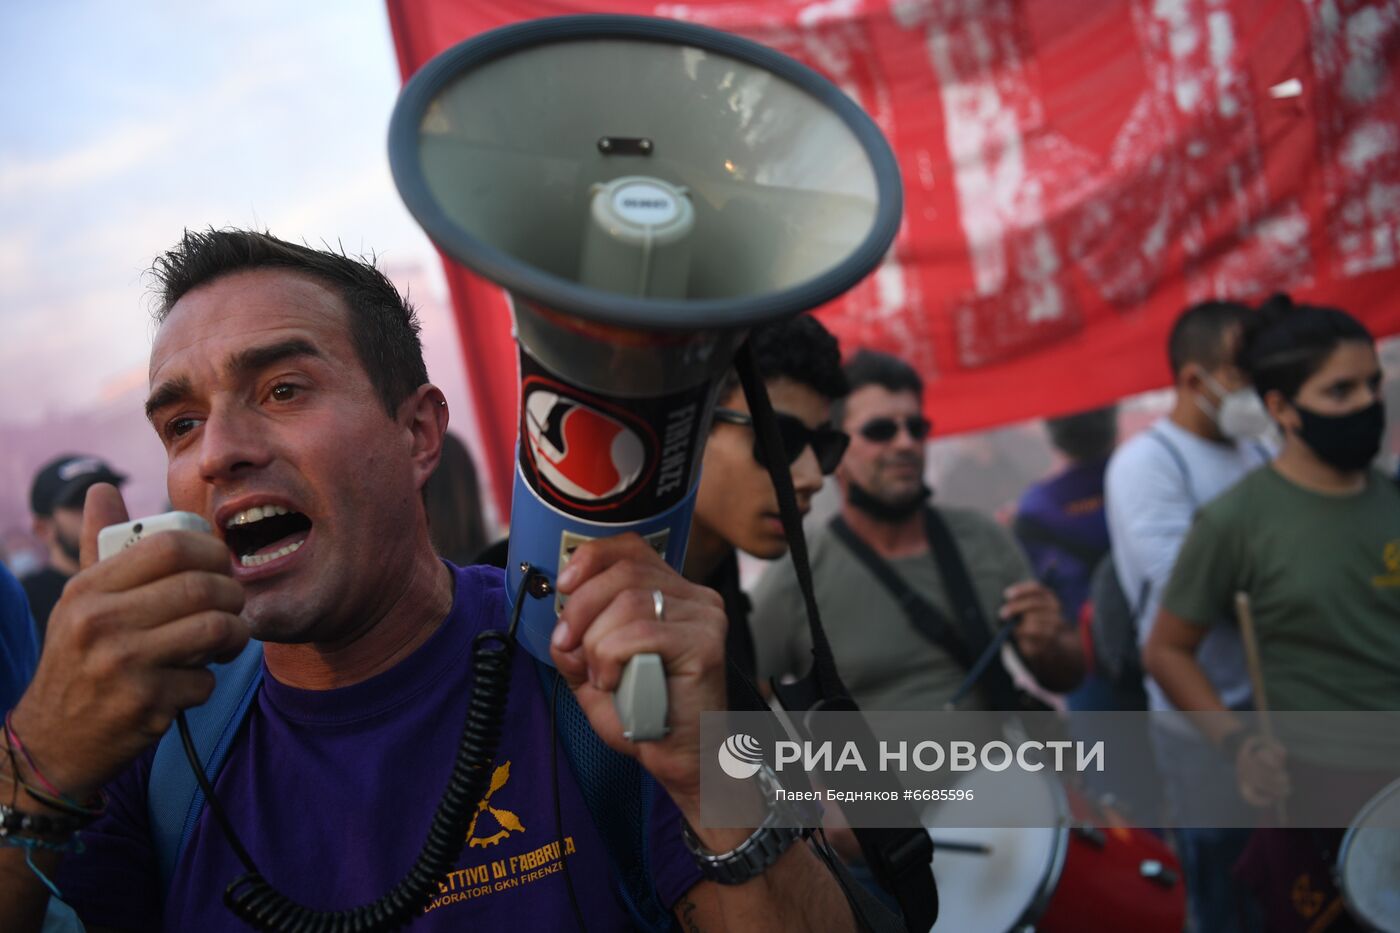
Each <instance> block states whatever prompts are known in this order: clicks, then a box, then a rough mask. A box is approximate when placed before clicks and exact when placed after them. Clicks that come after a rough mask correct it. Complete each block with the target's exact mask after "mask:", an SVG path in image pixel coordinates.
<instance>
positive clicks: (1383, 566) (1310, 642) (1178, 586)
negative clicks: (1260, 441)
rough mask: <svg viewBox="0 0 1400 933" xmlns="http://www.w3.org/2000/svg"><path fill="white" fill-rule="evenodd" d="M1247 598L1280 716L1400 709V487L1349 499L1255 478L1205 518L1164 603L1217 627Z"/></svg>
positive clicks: (1373, 489) (1381, 483)
mask: <svg viewBox="0 0 1400 933" xmlns="http://www.w3.org/2000/svg"><path fill="white" fill-rule="evenodd" d="M1241 590H1242V591H1244V592H1245V593H1248V594H1249V601H1250V606H1251V609H1252V615H1253V618H1254V625H1255V630H1256V632H1257V634H1258V641H1259V655H1260V666H1261V668H1262V669H1263V675H1264V684H1265V690H1266V692H1267V698H1268V703H1269V706H1270V708H1272V709H1275V710H1400V488H1397V487H1396V485H1395V484H1394V483H1393V482H1392V481H1391V480H1389V479H1388V478H1386V477H1384V476H1382V475H1381V474H1379V473H1376V472H1372V473H1371V474H1370V475H1369V476H1368V477H1367V482H1366V488H1365V489H1364V490H1363V491H1361V492H1359V493H1355V494H1351V495H1327V494H1324V493H1318V492H1313V491H1311V490H1308V489H1304V488H1302V487H1300V486H1297V485H1295V484H1294V483H1292V482H1289V481H1288V480H1286V479H1284V478H1283V477H1282V476H1281V475H1280V474H1279V473H1278V472H1277V471H1276V470H1274V469H1273V468H1272V467H1267V468H1264V469H1260V470H1256V471H1255V472H1254V473H1251V474H1250V475H1249V476H1247V477H1245V478H1244V479H1242V480H1241V481H1240V482H1239V483H1238V484H1237V485H1236V486H1235V487H1234V488H1233V489H1231V490H1229V491H1228V492H1226V493H1225V494H1223V495H1221V496H1220V497H1219V498H1217V499H1216V500H1214V501H1213V502H1211V503H1210V504H1208V505H1206V506H1205V507H1204V508H1203V509H1201V511H1200V512H1199V513H1198V514H1197V517H1196V521H1195V524H1194V525H1193V526H1192V528H1191V533H1190V534H1189V535H1188V536H1187V538H1186V543H1185V544H1183V545H1182V548H1181V553H1180V554H1179V555H1178V557H1177V559H1176V566H1175V568H1174V570H1173V572H1172V577H1171V581H1170V582H1169V583H1168V584H1167V589H1166V592H1165V595H1164V596H1163V598H1162V605H1163V606H1165V607H1166V608H1167V609H1168V611H1170V612H1172V613H1173V614H1174V615H1177V616H1180V617H1181V618H1183V619H1185V620H1187V621H1189V622H1192V623H1195V624H1198V625H1199V624H1209V623H1210V622H1211V621H1213V620H1218V619H1220V618H1222V617H1224V618H1226V619H1233V618H1234V617H1235V607H1234V601H1235V593H1236V591H1241Z"/></svg>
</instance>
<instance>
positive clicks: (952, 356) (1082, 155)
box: [388, 0, 1400, 508]
mask: <svg viewBox="0 0 1400 933" xmlns="http://www.w3.org/2000/svg"><path fill="white" fill-rule="evenodd" d="M388 8H389V17H390V21H391V23H392V26H393V31H394V39H395V42H396V44H397V47H398V52H399V60H400V64H401V66H402V70H403V73H404V76H405V78H407V76H409V75H411V74H412V73H413V72H414V71H415V70H416V69H417V68H418V67H419V66H421V65H422V64H423V63H424V62H426V61H427V60H428V59H429V58H431V57H432V56H433V55H435V54H437V53H438V52H440V51H442V50H443V49H445V48H447V47H449V46H450V45H452V44H454V43H456V42H458V41H461V40H462V39H465V38H467V37H469V36H473V35H476V34H477V33H480V32H483V31H485V30H488V29H491V28H494V27H496V26H501V25H505V24H507V23H512V22H516V21H518V20H522V19H533V18H537V17H543V16H555V15H561V14H568V13H581V12H600V11H602V12H618V13H635V14H644V15H654V16H664V17H670V18H674V19H680V20H686V21H690V22H695V23H699V24H703V25H707V26H712V27H715V28H718V29H722V30H726V31H729V32H734V33H738V34H740V35H744V36H747V37H749V38H751V39H755V40H757V41H759V42H762V43H764V44H766V45H769V46H771V47H773V48H775V49H778V50H779V51H782V52H784V53H786V54H788V55H790V56H792V57H793V58H796V59H798V60H800V61H802V62H804V63H805V64H807V65H810V66H812V67H813V68H815V69H817V70H818V71H820V72H822V73H823V74H825V75H826V76H827V77H829V78H830V79H831V80H833V81H834V82H836V84H838V85H839V86H840V87H841V88H842V89H843V90H844V91H845V92H846V93H847V94H849V95H850V96H851V97H852V98H854V99H855V100H856V101H857V102H858V103H860V104H861V106H862V107H864V108H865V109H866V111H867V112H869V113H870V114H871V116H872V117H873V118H874V119H875V121H876V122H877V123H878V124H879V125H880V127H881V129H882V130H883V131H884V133H885V135H886V136H887V137H888V138H889V140H890V143H891V145H892V146H893V147H894V150H895V152H896V155H897V157H898V159H899V163H900V166H901V171H902V173H903V178H904V187H905V214H904V223H903V226H902V228H901V230H900V233H899V237H898V239H897V241H896V243H895V246H894V249H893V250H891V252H890V254H889V256H888V257H887V259H886V261H885V262H884V263H883V264H882V265H881V266H880V268H879V269H878V270H877V271H876V272H875V274H873V275H871V276H870V277H869V278H868V279H866V280H865V281H864V282H862V283H861V284H860V285H858V286H857V287H856V288H855V289H853V290H852V291H851V292H850V293H849V294H847V295H846V296H845V297H843V298H842V299H840V300H839V301H836V302H833V303H832V304H830V305H828V306H826V307H824V308H822V309H821V310H820V312H819V314H820V316H821V318H822V320H823V321H824V322H825V323H826V324H827V325H828V326H830V327H831V328H832V329H833V330H834V331H835V332H836V333H837V334H838V336H840V338H841V341H842V345H843V347H844V348H845V349H847V350H850V349H851V348H854V347H856V346H868V347H875V348H877V349H884V350H889V351H891V352H894V353H897V354H899V355H901V356H903V357H904V358H906V359H908V360H910V361H911V362H912V363H914V364H915V365H916V366H917V367H918V368H919V370H920V371H921V372H922V373H923V374H924V375H925V377H926V378H927V381H928V398H927V404H928V408H929V412H930V413H931V415H932V417H933V418H934V420H935V423H936V425H937V430H938V431H939V432H940V433H944V434H947V433H953V432H960V431H967V430H971V429H976V428H984V427H989V426H992V425H996V424H1002V423H1007V422H1012V421H1018V420H1022V419H1025V418H1031V417H1037V416H1046V415H1054V414H1061V413H1065V412H1069V411H1074V410H1078V409H1082V408H1087V407H1090V406H1094V405H1099V404H1103V403H1105V402H1108V401H1111V400H1113V399H1115V398H1119V397H1121V396H1124V395H1129V394H1132V393H1135V392H1139V391H1143V390H1145V389H1150V388H1154V387H1157V386H1161V385H1164V384H1165V383H1166V382H1168V381H1169V380H1168V372H1167V365H1166V352H1165V337H1166V333H1167V331H1168V329H1169V327H1170V326H1171V322H1172V320H1173V319H1174V318H1175V316H1176V315H1177V314H1178V313H1179V311H1180V310H1181V309H1182V308H1183V307H1185V306H1186V305H1187V304H1189V303H1191V302H1194V301H1198V300H1201V299H1204V298H1208V297H1217V296H1224V297H1239V298H1245V299H1255V298H1260V297H1263V296H1265V295H1267V294H1268V293H1270V292H1273V291H1279V290H1284V291H1290V292H1292V293H1294V295H1295V296H1297V297H1299V298H1302V299H1308V300H1313V301H1319V302H1326V303H1330V304H1334V305H1338V306H1341V307H1344V308H1346V309H1348V310H1350V311H1353V312H1354V313H1356V314H1358V315H1359V316H1360V317H1362V318H1363V319H1364V320H1365V321H1366V322H1367V323H1368V324H1369V325H1370V327H1371V328H1372V329H1373V330H1374V331H1375V332H1376V333H1377V334H1378V335H1382V334H1391V333H1395V332H1397V331H1400V270H1398V269H1397V262H1400V7H1397V5H1396V4H1395V3H1394V2H1374V3H1364V2H1357V0H1302V2H1299V3H1295V4H1279V3H1277V2H1274V0H1130V2H1121V3H1102V2H1096V0H1073V2H1071V0H1020V2H1016V0H978V2H976V3H966V2H961V0H810V2H792V0H782V2H762V0H751V2H739V0H729V2H724V0H692V2H687V3H655V2H646V0H632V2H626V0H620V2H610V3H602V4H587V5H585V4H583V3H576V2H569V0H553V2H550V0H514V2H509V3H495V2H484V0H473V2H471V3H461V2H453V0H388ZM447 276H448V282H449V285H450V287H451V289H452V294H453V300H454V303H455V305H456V312H457V317H458V322H459V324H460V325H461V333H462V345H463V352H464V354H465V356H466V360H467V369H468V373H469V379H470V382H471V388H472V392H473V398H474V399H475V403H476V405H477V408H478V414H479V416H480V419H481V425H482V434H483V438H484V439H485V442H486V444H487V445H488V448H489V449H488V450H485V451H482V454H483V456H484V457H485V458H486V459H487V460H488V463H487V467H488V469H490V471H491V475H492V477H493V479H494V490H495V493H496V496H497V500H498V502H500V503H501V504H502V506H503V508H504V506H505V504H506V503H508V501H509V483H510V465H511V463H512V450H513V445H514V442H515V418H516V410H515V405H516V402H515V395H516V385H515V382H516V373H515V356H514V352H513V350H512V348H511V347H510V324H509V319H508V315H507V312H506V308H505V304H504V300H503V298H502V296H501V293H500V290H499V289H497V288H495V287H494V286H492V285H490V284H489V283H484V282H482V281H481V280H480V279H477V278H475V277H473V276H471V275H469V274H467V273H466V272H464V271H463V270H461V269H460V268H459V267H456V266H455V265H454V264H452V263H451V262H448V263H447Z"/></svg>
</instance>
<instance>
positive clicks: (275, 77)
mask: <svg viewBox="0 0 1400 933" xmlns="http://www.w3.org/2000/svg"><path fill="white" fill-rule="evenodd" d="M0 82H3V87H4V88H5V93H4V94H3V95H0V126H3V127H4V129H3V132H2V133H0V425H2V424H5V423H17V422H18V423H23V422H33V421H36V420H42V419H44V418H45V417H48V416H49V415H52V414H54V413H58V412H70V411H74V410H82V409H85V408H88V407H90V406H92V405H93V404H96V403H101V402H102V401H104V400H109V399H111V398H113V397H116V396H119V395H123V394H125V393H126V392H128V391H130V389H131V388H132V387H133V386H139V385H144V382H145V366H146V357H147V352H148V350H149V347H150V339H151V336H152V334H153V324H152V323H151V320H150V314H149V311H150V305H151V302H150V298H149V295H148V291H147V288H148V281H147V279H146V278H145V277H144V275H143V272H144V270H145V269H146V268H148V267H149V265H150V262H151V260H152V258H153V257H154V256H155V255H156V254H157V253H159V252H160V251H162V250H164V249H166V248H168V247H169V246H171V245H173V244H174V242H175V241H176V240H177V239H178V238H179V236H180V233H181V230H182V229H183V228H185V227H187V226H188V227H196V228H197V227H206V226H210V225H212V226H216V227H218V226H226V225H237V226H256V227H260V228H266V229H269V230H270V231H271V232H273V233H274V234H277V235H278V236H281V237H283V238H286V239H292V240H305V241H307V242H309V243H311V244H313V245H319V244H320V243H321V242H322V241H325V242H329V243H341V244H343V245H344V246H345V248H347V249H348V250H350V251H352V252H370V251H373V252H375V253H377V254H379V255H380V256H381V257H382V259H383V261H384V262H385V263H386V264H388V265H391V266H395V267H397V268H399V269H402V270H410V271H411V272H413V273H416V275H417V276H418V277H420V278H421V279H422V281H421V282H409V283H407V284H408V285H409V287H410V289H415V288H418V289H424V290H428V291H433V290H437V291H439V292H440V291H441V290H442V288H443V286H442V284H441V274H440V269H439V266H438V261H437V259H436V255H435V254H434V253H433V252H432V250H431V247H430V245H429V243H428V240H427V238H426V237H425V236H424V235H423V234H422V232H421V231H420V230H419V228H418V227H417V226H416V225H415V224H414V222H413V220H412V218H411V217H410V216H409V214H408V212H407V211H406V210H405V208H404V207H403V205H402V203H401V201H400V200H399V198H398V195H397V192H396V191H395V189H394V187H393V182H392V179H391V177H390V174H389V168H388V159H387V156H386V154H385V153H386V149H385V138H386V133H387V129H388V124H389V116H390V113H391V111H392V108H393V105H394V101H395V98H396V95H397V92H398V89H399V85H400V81H399V73H398V65H397V62H396V60H395V57H394V51H393V43H392V38H391V35H390V31H389V24H388V19H387V16H386V13H385V10H384V7H383V4H382V3H379V2H374V0H344V2H329V0H314V2H313V0H306V2H304V0H298V2H296V3H286V2H285V0H201V2H199V3H186V2H179V3H177V2H164V0H161V2H143V3H136V4H119V3H111V2H91V0H77V2H68V0H65V2H62V3H19V2H16V0H7V2H6V3H5V4H4V7H3V12H0ZM425 336H427V335H425ZM434 336H441V335H440V334H434ZM446 336H447V337H448V338H451V333H450V329H449V332H448V334H447V335H446ZM457 378H460V376H459V375H458V376H457Z"/></svg>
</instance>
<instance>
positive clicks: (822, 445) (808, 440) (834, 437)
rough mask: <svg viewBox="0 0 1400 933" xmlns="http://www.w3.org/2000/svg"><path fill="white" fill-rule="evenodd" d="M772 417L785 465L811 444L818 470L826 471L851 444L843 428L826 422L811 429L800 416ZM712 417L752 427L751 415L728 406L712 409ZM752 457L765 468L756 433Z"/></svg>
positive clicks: (838, 461) (836, 462)
mask: <svg viewBox="0 0 1400 933" xmlns="http://www.w3.org/2000/svg"><path fill="white" fill-rule="evenodd" d="M773 417H774V418H776V419H777V422H778V435H779V436H780V437H781V438H782V439H783V452H784V453H786V454H787V458H788V463H789V464H793V463H796V462H797V458H798V457H800V456H802V451H804V450H806V449H807V448H808V447H811V448H812V452H813V453H815V454H816V455H817V465H818V466H820V467H821V470H822V472H823V473H830V472H831V471H832V470H835V469H836V465H837V464H838V463H840V462H841V458H842V457H843V456H844V455H845V453H846V446H847V445H848V444H850V443H851V438H850V436H849V435H848V434H846V432H845V431H838V430H836V429H835V428H831V427H827V426H826V425H822V426H821V427H819V428H817V429H816V430H815V431H814V430H812V429H811V428H809V427H807V425H805V424H803V423H802V419H801V418H798V417H796V416H795V415H788V414H784V413H783V412H780V411H775V412H773ZM715 420H716V421H723V422H724V423H725V424H738V425H742V426H744V427H749V428H751V427H753V418H751V417H750V416H749V415H746V414H744V413H743V412H742V411H734V410H733V409H731V408H716V409H715ZM753 458H754V459H755V460H757V461H758V465H759V466H761V467H764V468H765V469H766V468H767V467H768V459H767V458H766V457H764V456H763V445H762V444H761V443H760V442H759V440H758V437H757V436H755V437H754V441H753Z"/></svg>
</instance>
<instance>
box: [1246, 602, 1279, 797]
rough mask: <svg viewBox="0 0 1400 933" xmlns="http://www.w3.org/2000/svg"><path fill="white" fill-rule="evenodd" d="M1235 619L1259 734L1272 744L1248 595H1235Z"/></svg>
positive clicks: (1267, 699) (1272, 729)
mask: <svg viewBox="0 0 1400 933" xmlns="http://www.w3.org/2000/svg"><path fill="white" fill-rule="evenodd" d="M1235 617H1236V618H1237V619H1238V620H1239V623H1240V640H1241V641H1243V642H1244V660H1245V664H1247V665H1248V666H1249V683H1250V686H1251V687H1252V688H1253V689H1254V708H1255V710H1256V711H1257V712H1258V713H1259V734H1260V736H1261V737H1263V739H1264V741H1266V742H1274V724H1273V720H1272V719H1271V718H1270V717H1269V695H1268V694H1267V693H1266V692H1265V691H1264V665H1263V664H1261V663H1260V661H1259V639H1258V638H1257V637H1256V635H1255V632H1254V613H1253V611H1252V610H1251V609H1250V608H1249V594H1248V593H1246V592H1245V591H1244V590H1240V591H1238V592H1236V593H1235ZM1274 810H1275V812H1276V813H1277V815H1278V820H1279V822H1280V823H1283V824H1286V823H1287V822H1288V810H1287V809H1286V808H1285V806H1284V802H1283V801H1282V800H1280V801H1278V802H1277V803H1275V804H1274Z"/></svg>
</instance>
